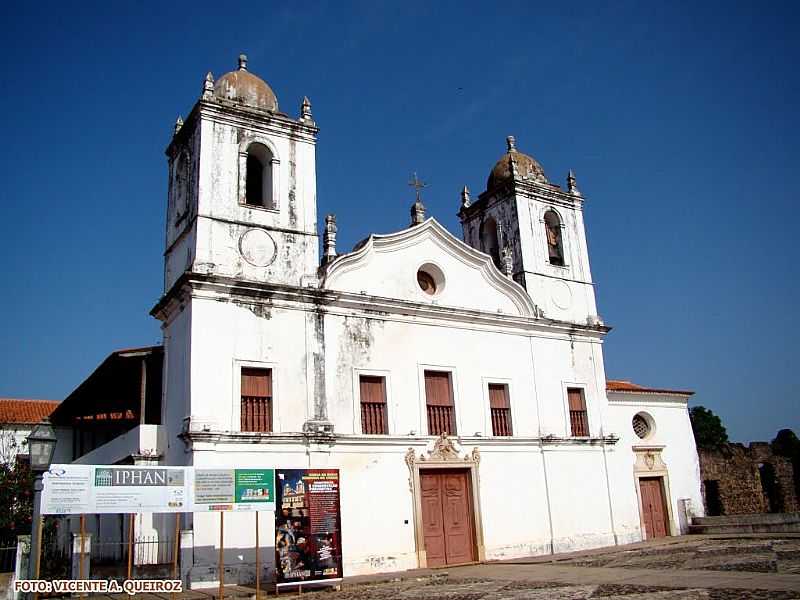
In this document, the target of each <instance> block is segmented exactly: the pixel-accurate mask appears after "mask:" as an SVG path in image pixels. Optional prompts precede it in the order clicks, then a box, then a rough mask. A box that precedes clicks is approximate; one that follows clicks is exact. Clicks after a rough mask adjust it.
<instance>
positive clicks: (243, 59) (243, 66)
mask: <svg viewBox="0 0 800 600" xmlns="http://www.w3.org/2000/svg"><path fill="white" fill-rule="evenodd" d="M239 70H240V71H247V54H240V55H239Z"/></svg>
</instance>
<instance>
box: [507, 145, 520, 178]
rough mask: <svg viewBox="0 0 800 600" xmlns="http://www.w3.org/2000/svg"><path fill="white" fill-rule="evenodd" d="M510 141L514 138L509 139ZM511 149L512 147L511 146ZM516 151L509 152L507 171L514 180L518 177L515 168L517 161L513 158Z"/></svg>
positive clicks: (517, 170) (517, 171)
mask: <svg viewBox="0 0 800 600" xmlns="http://www.w3.org/2000/svg"><path fill="white" fill-rule="evenodd" d="M511 139H512V140H513V139H514V138H511ZM512 147H513V146H512ZM515 152H516V150H513V151H512V150H509V155H508V170H509V172H510V173H511V178H512V179H516V178H517V177H518V176H519V169H518V168H517V159H516V158H514V153H515Z"/></svg>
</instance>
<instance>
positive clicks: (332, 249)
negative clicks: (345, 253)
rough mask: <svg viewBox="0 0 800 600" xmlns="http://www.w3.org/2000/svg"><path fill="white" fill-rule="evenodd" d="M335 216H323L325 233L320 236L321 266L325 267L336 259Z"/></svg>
mask: <svg viewBox="0 0 800 600" xmlns="http://www.w3.org/2000/svg"><path fill="white" fill-rule="evenodd" d="M336 231H337V228H336V215H326V216H325V233H324V234H323V236H322V246H323V251H322V264H323V265H326V264H328V263H329V262H330V261H332V260H333V259H334V258H336Z"/></svg>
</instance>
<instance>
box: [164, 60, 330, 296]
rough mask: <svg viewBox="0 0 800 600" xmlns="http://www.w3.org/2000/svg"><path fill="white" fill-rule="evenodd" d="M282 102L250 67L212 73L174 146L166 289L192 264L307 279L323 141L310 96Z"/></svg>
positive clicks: (248, 275)
mask: <svg viewBox="0 0 800 600" xmlns="http://www.w3.org/2000/svg"><path fill="white" fill-rule="evenodd" d="M299 113H300V114H299V116H298V117H297V118H292V117H289V116H288V115H286V114H285V113H282V112H280V110H279V108H278V100H277V98H276V96H275V93H274V92H273V90H272V88H270V86H269V85H268V84H267V83H266V82H265V81H264V80H262V79H261V78H259V77H257V76H256V75H254V74H253V73H251V72H250V71H249V70H248V64H247V57H246V56H245V55H241V56H240V57H239V65H238V69H237V70H235V71H231V72H230V73H226V74H225V75H222V76H221V77H219V78H218V79H217V80H214V77H213V75H212V74H211V73H208V74H207V75H206V77H205V80H204V81H203V86H202V94H201V96H200V98H199V100H198V101H197V103H196V104H195V105H194V107H193V108H192V111H191V113H190V114H189V116H188V117H187V118H186V120H185V121H184V120H182V119H181V118H180V117H179V118H178V121H177V122H176V124H175V130H174V135H173V138H172V141H171V142H170V144H169V146H168V148H167V150H166V154H167V157H168V161H169V201H168V208H167V218H166V227H167V230H166V251H165V267H164V291H165V292H168V291H169V290H170V289H171V288H172V286H173V285H174V284H175V282H176V281H177V280H178V279H179V278H180V277H181V275H182V274H183V273H185V272H191V273H200V274H206V275H220V276H224V277H229V278H235V279H242V280H249V281H253V282H259V283H279V284H285V285H298V286H299V285H302V280H303V279H304V278H305V277H307V276H313V275H314V273H315V272H316V269H317V265H318V253H319V241H318V236H317V225H316V222H317V209H316V195H317V191H316V158H315V156H316V141H317V132H318V129H317V127H316V124H315V123H314V120H313V118H312V115H311V103H310V102H309V100H308V98H304V99H303V101H302V103H301V105H300V111H299Z"/></svg>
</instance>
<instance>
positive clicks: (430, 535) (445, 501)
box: [420, 471, 475, 567]
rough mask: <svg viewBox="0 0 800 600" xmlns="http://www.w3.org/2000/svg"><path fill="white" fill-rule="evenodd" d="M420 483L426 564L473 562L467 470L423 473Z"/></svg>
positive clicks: (439, 564)
mask: <svg viewBox="0 0 800 600" xmlns="http://www.w3.org/2000/svg"><path fill="white" fill-rule="evenodd" d="M420 483H421V487H422V523H423V533H424V537H425V551H426V554H427V557H428V566H429V567H436V566H441V565H455V564H461V563H467V562H472V561H474V560H475V545H474V543H473V537H474V536H473V530H472V503H471V501H470V486H469V477H468V474H467V472H466V471H431V472H427V473H426V472H423V473H421V474H420Z"/></svg>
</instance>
